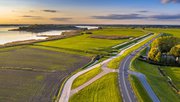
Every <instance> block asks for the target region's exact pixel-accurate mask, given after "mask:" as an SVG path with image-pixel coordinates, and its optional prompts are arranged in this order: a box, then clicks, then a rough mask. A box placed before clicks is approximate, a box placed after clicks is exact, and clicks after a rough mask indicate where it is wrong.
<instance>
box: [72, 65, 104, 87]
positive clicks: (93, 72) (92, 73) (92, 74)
mask: <svg viewBox="0 0 180 102" xmlns="http://www.w3.org/2000/svg"><path fill="white" fill-rule="evenodd" d="M100 72H102V69H101V67H97V68H95V69H93V70H90V71H88V72H86V73H84V74H83V75H81V76H79V77H77V78H76V79H75V80H74V82H73V84H72V89H75V88H77V87H79V86H81V85H82V84H84V83H86V82H87V81H89V80H90V79H92V78H93V77H95V76H96V75H97V74H99V73H100Z"/></svg>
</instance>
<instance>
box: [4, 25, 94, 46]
mask: <svg viewBox="0 0 180 102" xmlns="http://www.w3.org/2000/svg"><path fill="white" fill-rule="evenodd" d="M15 28H18V27H17V26H6V27H5V26H0V45H1V44H5V43H9V42H14V41H23V40H32V39H35V40H38V39H46V38H47V37H40V36H38V35H61V34H62V32H66V31H70V30H55V31H48V32H43V33H31V32H22V31H21V32H20V31H8V30H9V29H15ZM79 28H88V29H95V28H96V27H92V26H80V27H79Z"/></svg>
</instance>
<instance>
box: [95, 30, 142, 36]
mask: <svg viewBox="0 0 180 102" xmlns="http://www.w3.org/2000/svg"><path fill="white" fill-rule="evenodd" d="M92 33H93V34H95V35H117V36H134V37H137V36H142V35H144V34H145V32H144V31H142V29H131V28H104V29H102V30H95V31H92Z"/></svg>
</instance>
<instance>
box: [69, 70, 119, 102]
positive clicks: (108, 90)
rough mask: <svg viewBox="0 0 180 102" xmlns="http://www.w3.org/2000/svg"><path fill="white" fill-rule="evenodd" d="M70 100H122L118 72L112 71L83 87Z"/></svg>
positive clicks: (114, 101) (109, 101) (113, 101)
mask: <svg viewBox="0 0 180 102" xmlns="http://www.w3.org/2000/svg"><path fill="white" fill-rule="evenodd" d="M69 102H122V99H121V95H120V91H119V87H118V74H117V73H110V74H107V75H105V76H103V77H102V78H100V79H98V80H97V81H95V82H94V83H92V84H91V85H89V86H87V87H86V88H84V89H82V90H81V91H79V92H78V93H76V94H75V95H73V96H72V97H71V98H70V101H69Z"/></svg>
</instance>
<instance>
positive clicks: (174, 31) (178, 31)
mask: <svg viewBox="0 0 180 102" xmlns="http://www.w3.org/2000/svg"><path fill="white" fill-rule="evenodd" d="M146 30H149V31H152V32H157V33H168V34H172V35H174V36H176V37H180V29H173V28H171V29H170V28H167V29H162V28H161V29H158V28H151V29H150V28H148V29H146Z"/></svg>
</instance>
